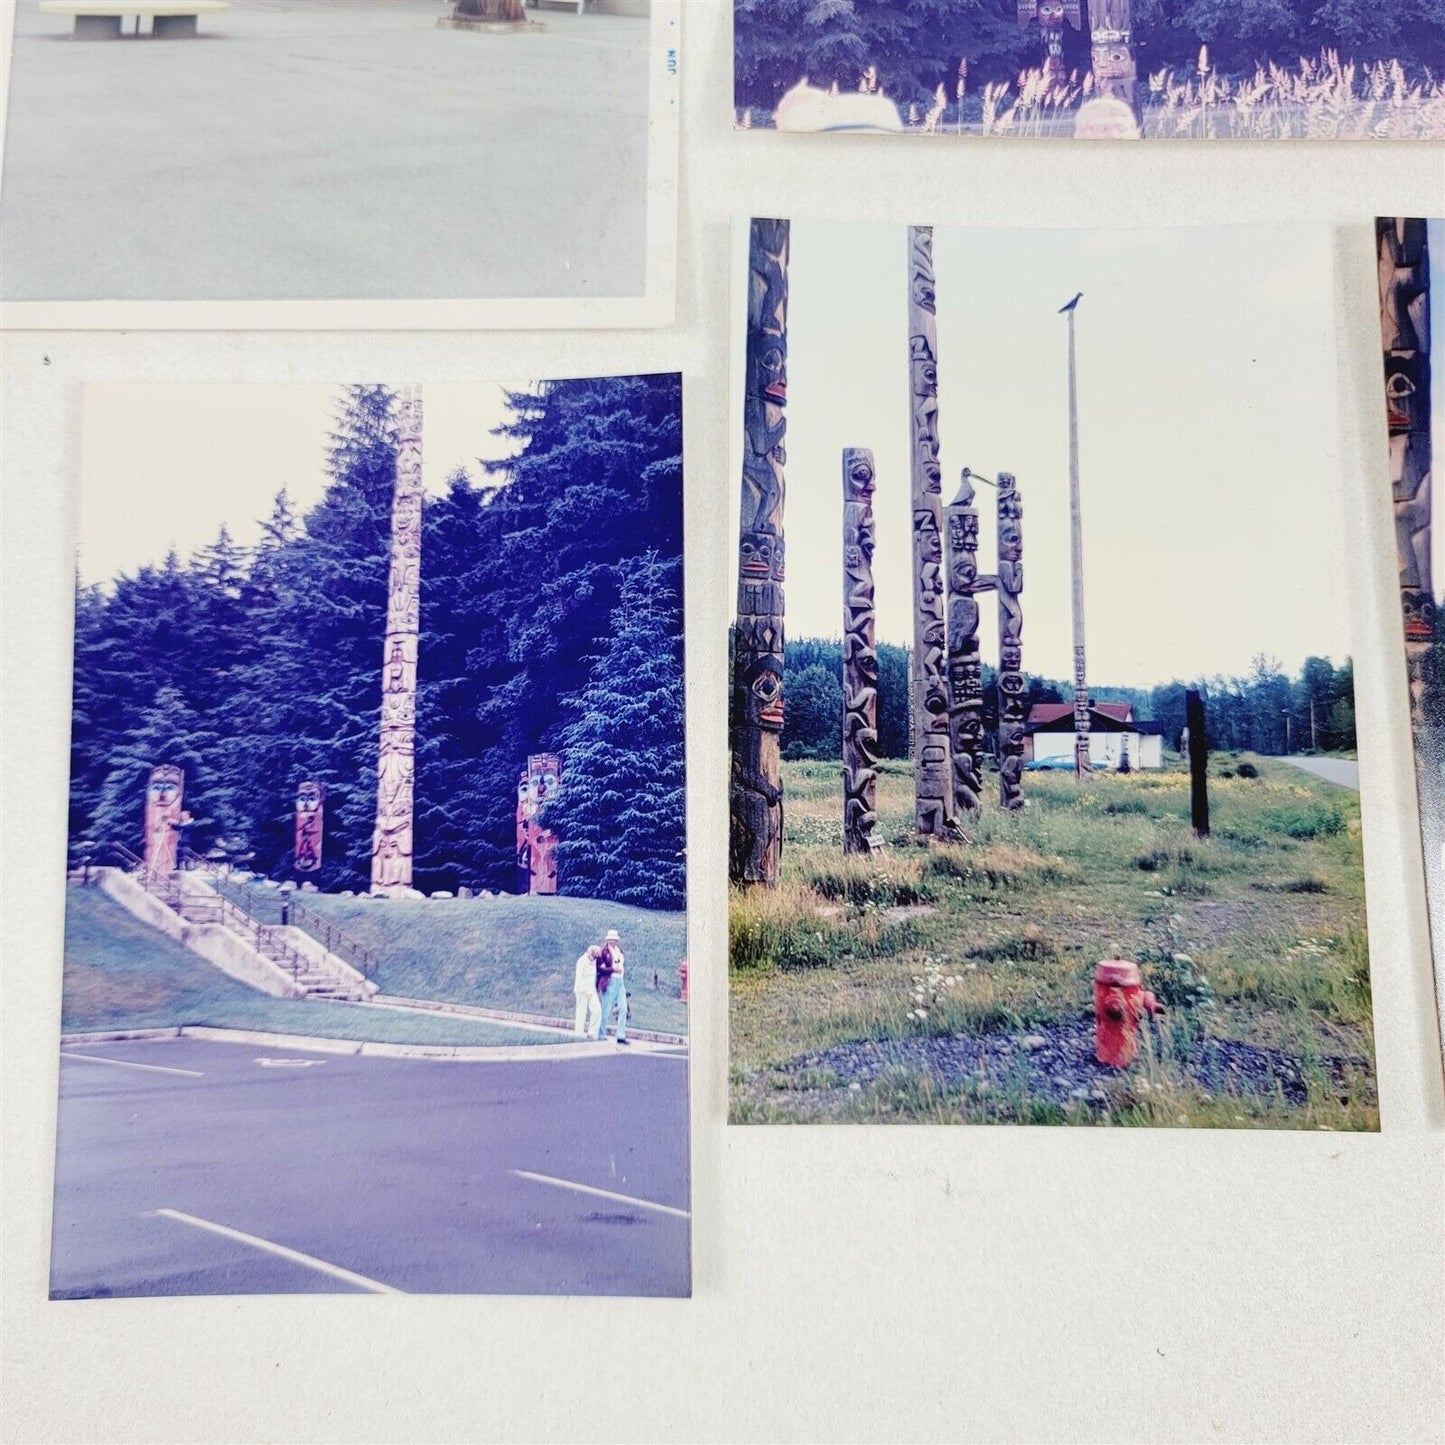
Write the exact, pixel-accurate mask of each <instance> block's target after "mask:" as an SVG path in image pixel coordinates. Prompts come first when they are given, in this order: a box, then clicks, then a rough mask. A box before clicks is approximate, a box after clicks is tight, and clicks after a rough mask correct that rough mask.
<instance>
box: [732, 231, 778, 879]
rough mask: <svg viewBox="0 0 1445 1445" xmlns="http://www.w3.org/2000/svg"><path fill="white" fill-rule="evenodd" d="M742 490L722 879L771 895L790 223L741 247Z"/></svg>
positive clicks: (775, 846)
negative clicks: (744, 325)
mask: <svg viewBox="0 0 1445 1445" xmlns="http://www.w3.org/2000/svg"><path fill="white" fill-rule="evenodd" d="M746 364H747V374H746V379H745V395H744V400H743V490H742V511H741V517H740V522H739V529H738V610H737V629H736V647H735V652H734V656H733V700H732V719H733V736H732V793H731V800H730V812H731V828H730V839H729V848H728V872H729V875H730V876H731V877H732V878H733V880H734V881H735V882H739V883H761V884H762V885H763V886H764V887H767V888H776V887H777V884H778V870H779V866H780V864H781V861H782V851H783V775H782V763H781V757H780V752H779V748H780V743H781V736H780V735H781V733H782V730H783V579H784V569H783V464H784V462H785V460H786V454H785V452H784V440H785V436H786V431H787V415H786V412H785V407H786V405H787V400H788V223H787V222H786V221H769V220H754V221H753V223H752V230H751V233H750V238H749V248H748V339H747V363H746Z"/></svg>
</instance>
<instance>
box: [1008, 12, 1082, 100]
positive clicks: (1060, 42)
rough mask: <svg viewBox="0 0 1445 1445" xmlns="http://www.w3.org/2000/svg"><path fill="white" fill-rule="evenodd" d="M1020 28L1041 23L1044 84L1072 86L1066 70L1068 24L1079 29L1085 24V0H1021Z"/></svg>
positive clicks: (1050, 87)
mask: <svg viewBox="0 0 1445 1445" xmlns="http://www.w3.org/2000/svg"><path fill="white" fill-rule="evenodd" d="M1018 16H1019V24H1020V25H1028V24H1030V23H1031V22H1033V21H1035V20H1037V21H1038V25H1039V29H1040V30H1041V31H1042V32H1043V37H1044V67H1043V69H1044V84H1045V85H1046V86H1047V87H1048V89H1050V90H1057V89H1059V88H1060V87H1062V86H1064V85H1066V84H1068V72H1067V71H1066V70H1065V69H1064V22H1065V21H1067V22H1068V23H1069V24H1070V25H1072V26H1073V27H1074V29H1075V30H1078V29H1081V28H1082V25H1083V18H1084V16H1083V4H1082V0H1018Z"/></svg>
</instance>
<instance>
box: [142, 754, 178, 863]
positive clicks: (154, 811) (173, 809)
mask: <svg viewBox="0 0 1445 1445" xmlns="http://www.w3.org/2000/svg"><path fill="white" fill-rule="evenodd" d="M185 784H186V775H185V774H184V773H183V772H182V771H181V770H180V769H179V768H178V767H176V766H175V764H174V763H161V764H160V765H159V766H158V767H155V768H152V769H151V775H150V781H149V782H148V783H147V784H146V815H145V830H146V832H145V870H146V873H147V874H148V875H149V876H150V877H152V878H160V877H164V876H165V875H166V874H168V873H174V872H175V871H176V853H177V851H178V849H179V846H180V836H181V824H182V823H184V822H185V820H186V819H185V814H184V813H182V812H181V799H182V798H183V797H184V796H185Z"/></svg>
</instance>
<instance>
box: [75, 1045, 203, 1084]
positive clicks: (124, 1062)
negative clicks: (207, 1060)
mask: <svg viewBox="0 0 1445 1445" xmlns="http://www.w3.org/2000/svg"><path fill="white" fill-rule="evenodd" d="M60 1057H61V1058H62V1059H84V1060H85V1061H86V1063H88V1064H114V1065H115V1066H116V1068H118V1069H145V1070H146V1072H147V1073H151V1074H186V1075H187V1076H189V1077H190V1078H192V1079H204V1078H205V1077H206V1076H205V1074H203V1073H202V1072H201V1071H200V1070H199V1069H168V1068H165V1067H164V1066H163V1065H161V1064H133V1063H131V1061H130V1060H129V1059H107V1058H106V1057H105V1056H104V1055H102V1054H69V1053H66V1051H65V1050H64V1049H61V1051H60Z"/></svg>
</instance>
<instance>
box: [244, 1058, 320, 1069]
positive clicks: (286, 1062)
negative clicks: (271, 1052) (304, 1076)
mask: <svg viewBox="0 0 1445 1445" xmlns="http://www.w3.org/2000/svg"><path fill="white" fill-rule="evenodd" d="M256 1062H257V1063H258V1064H260V1065H261V1067H262V1068H263V1069H314V1068H315V1067H316V1066H317V1064H324V1063H325V1062H326V1060H325V1059H257V1060H256Z"/></svg>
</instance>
